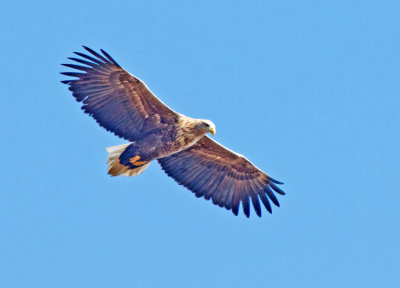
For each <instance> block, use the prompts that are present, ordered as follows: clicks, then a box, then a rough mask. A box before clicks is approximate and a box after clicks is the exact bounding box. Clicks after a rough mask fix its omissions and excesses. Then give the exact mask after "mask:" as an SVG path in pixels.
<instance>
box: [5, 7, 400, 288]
mask: <svg viewBox="0 0 400 288" xmlns="http://www.w3.org/2000/svg"><path fill="white" fill-rule="evenodd" d="M399 15H400V2H399V1H368V0H363V1H337V0H336V1H307V0H306V1H284V0H283V1H282V0H279V1H126V2H120V1H40V0H39V1H9V0H3V1H2V2H1V9H0V39H1V43H2V44H1V45H0V53H1V56H0V76H1V85H0V101H1V102H0V104H1V106H0V107H1V113H0V123H1V131H2V133H1V134H0V141H1V143H2V145H1V148H2V153H1V158H2V164H1V165H0V175H1V181H0V231H1V232H0V233H1V236H0V283H2V284H1V286H2V287H9V288H12V287H32V288H33V287H57V288H63V287H231V288H233V287H399V283H400V274H399V267H400V229H399V227H400V226H399V220H400V205H399V203H400V181H399V172H400V129H399V127H400V113H399V109H400V20H399V19H400V18H399ZM82 44H83V45H87V46H89V47H91V48H94V49H99V48H102V49H105V50H106V51H108V52H109V53H110V54H111V55H112V56H113V57H114V58H115V59H116V60H117V61H118V62H119V63H120V64H121V65H122V66H123V67H124V68H126V69H127V70H128V71H130V72H131V73H132V74H135V75H136V76H138V77H139V78H141V79H142V80H144V81H145V82H146V83H147V84H148V86H149V87H150V88H151V90H152V91H153V92H154V93H155V94H156V95H158V96H159V97H160V98H161V99H162V100H163V101H164V102H165V103H167V104H168V105H169V106H170V107H172V108H173V109H174V110H176V111H178V112H181V113H183V114H185V115H189V116H192V117H196V118H207V119H211V120H212V121H213V122H214V123H215V124H216V126H217V134H216V136H215V139H216V140H217V141H219V142H221V143H222V144H224V145H226V146H227V147H229V148H230V149H232V150H235V151H237V152H239V153H241V154H244V155H246V156H247V158H249V159H250V160H251V161H252V162H254V163H255V164H256V165H257V166H258V167H260V168H261V169H263V170H264V171H266V172H267V173H268V174H270V175H271V176H272V177H274V178H276V179H278V180H281V181H283V182H285V185H284V186H283V189H284V190H285V191H286V193H287V195H286V196H280V197H279V200H280V203H281V207H280V208H276V207H274V208H275V209H273V214H272V215H269V214H268V213H266V211H265V209H264V210H263V212H264V213H263V217H262V218H258V217H257V216H256V215H255V213H254V210H252V211H251V217H250V219H247V218H246V217H245V216H244V214H243V213H242V211H240V214H239V216H238V217H235V216H234V215H233V214H232V213H231V212H230V211H227V210H225V209H221V208H219V207H216V206H214V205H212V204H211V202H209V201H205V200H204V199H197V198H196V197H195V196H194V195H193V194H192V193H191V192H190V191H188V190H186V189H185V188H184V187H182V186H178V185H177V184H176V183H175V182H174V181H173V180H172V179H171V178H168V177H167V176H166V175H165V174H164V173H163V172H162V171H161V169H160V167H159V166H158V164H157V163H153V164H152V165H151V166H150V167H149V168H148V169H147V170H146V171H145V172H144V173H143V174H142V175H140V176H139V177H129V178H123V177H115V178H111V177H109V176H108V175H107V174H106V169H107V166H106V163H105V162H106V151H105V150H104V148H105V147H108V146H112V145H118V144H122V143H125V141H124V140H121V139H119V138H117V137H116V136H114V135H112V134H111V133H108V132H107V131H105V130H104V129H102V128H100V127H99V126H98V125H97V124H96V123H95V121H94V120H93V119H90V117H88V116H87V115H85V114H84V113H82V111H81V110H80V109H79V104H78V103H76V102H75V101H74V99H73V97H72V96H71V94H70V92H69V91H68V90H67V87H66V86H65V85H63V84H61V83H60V80H64V79H66V77H64V76H62V75H60V74H59V72H61V71H65V70H66V69H65V68H62V67H61V66H60V64H61V63H66V62H68V61H67V60H66V58H67V57H71V56H72V55H73V54H72V52H74V51H79V52H83V49H82V48H81V45H82Z"/></svg>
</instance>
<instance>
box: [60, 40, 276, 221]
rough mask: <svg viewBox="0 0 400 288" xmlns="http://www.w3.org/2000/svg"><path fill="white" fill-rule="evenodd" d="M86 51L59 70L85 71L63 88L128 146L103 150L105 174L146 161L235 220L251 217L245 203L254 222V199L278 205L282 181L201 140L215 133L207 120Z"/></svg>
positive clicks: (138, 169) (134, 169)
mask: <svg viewBox="0 0 400 288" xmlns="http://www.w3.org/2000/svg"><path fill="white" fill-rule="evenodd" d="M85 49H86V50H87V51H88V52H90V53H91V54H92V55H93V56H94V57H92V56H89V55H86V54H83V53H78V52H76V54H77V55H79V56H81V57H82V58H83V59H81V58H70V59H71V60H74V61H76V62H79V63H81V64H84V65H86V66H81V65H75V64H63V65H65V66H67V67H70V68H73V69H77V70H80V71H83V72H84V73H82V72H79V73H77V72H64V73H62V74H64V75H67V76H72V77H77V78H78V79H76V80H66V81H62V82H63V83H65V84H69V85H70V87H69V89H70V90H71V91H72V93H73V96H74V97H75V99H76V100H77V101H78V102H82V103H83V106H82V109H83V110H84V111H85V113H88V114H89V115H90V116H92V117H93V118H94V119H95V120H96V121H97V122H98V123H99V124H100V125H101V126H102V127H104V128H105V129H107V130H108V131H111V132H113V133H114V134H115V135H117V136H119V137H122V138H124V139H126V140H128V141H129V143H126V144H122V145H118V146H113V147H109V148H107V151H108V152H109V154H108V164H109V169H108V173H109V174H110V175H112V176H117V175H123V176H132V175H139V174H140V173H142V172H143V171H144V170H145V169H146V168H147V167H148V166H149V165H150V163H151V161H153V160H158V162H159V163H160V165H161V167H162V169H163V170H164V171H165V172H166V173H167V175H169V176H171V177H172V178H174V179H175V180H176V181H177V182H178V183H179V184H181V185H183V186H185V187H187V188H188V189H190V190H191V191H193V192H194V193H195V195H196V196H197V197H204V198H206V199H212V200H213V203H214V204H217V205H219V206H221V207H225V208H226V209H230V210H232V212H233V213H234V214H235V215H237V214H238V208H239V205H240V203H242V205H243V211H244V213H245V214H246V216H247V217H248V216H249V213H250V210H249V207H250V205H249V199H251V202H252V204H253V207H254V209H255V211H256V213H257V215H258V216H261V208H260V203H259V200H261V202H262V203H263V204H264V206H265V207H266V209H267V210H268V211H269V212H271V205H270V203H269V200H271V201H272V202H273V203H274V204H275V205H277V206H279V202H278V200H277V198H276V196H275V195H274V193H273V192H272V190H274V191H275V192H277V193H278V194H282V195H284V192H283V191H282V190H281V189H279V188H278V187H277V186H276V185H275V184H282V183H281V182H279V181H276V180H274V179H273V178H271V177H269V176H267V175H266V174H265V173H264V172H262V171H261V170H260V169H258V168H257V167H255V166H254V165H253V164H251V163H250V162H249V161H248V160H247V159H246V158H245V157H244V156H242V155H239V154H237V153H235V152H233V151H231V150H229V149H226V148H225V147H223V146H222V145H220V144H218V143H217V142H215V141H213V140H211V139H210V138H209V137H207V136H206V135H205V134H207V133H212V134H213V135H214V134H215V125H214V124H213V123H212V122H211V121H209V120H203V119H193V118H190V117H187V116H184V115H182V114H179V113H177V112H175V111H173V110H172V109H170V108H169V107H168V106H166V105H165V104H164V103H163V102H161V100H159V99H158V98H157V97H156V96H154V94H153V93H152V92H151V91H150V90H149V89H148V88H147V86H146V85H145V84H144V83H143V82H142V81H140V80H139V79H138V78H136V77H134V76H132V75H130V74H129V73H128V72H127V71H125V70H124V69H123V68H121V66H119V65H118V63H117V62H115V60H114V59H112V58H111V57H110V56H109V55H108V54H107V53H106V52H104V51H103V50H101V51H102V53H103V55H100V54H98V53H97V52H95V51H93V50H91V49H89V48H87V47H85ZM88 60H89V61H88ZM274 183H275V184H274ZM271 188H272V190H271ZM267 196H268V197H267Z"/></svg>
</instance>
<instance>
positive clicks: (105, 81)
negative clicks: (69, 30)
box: [61, 46, 177, 141]
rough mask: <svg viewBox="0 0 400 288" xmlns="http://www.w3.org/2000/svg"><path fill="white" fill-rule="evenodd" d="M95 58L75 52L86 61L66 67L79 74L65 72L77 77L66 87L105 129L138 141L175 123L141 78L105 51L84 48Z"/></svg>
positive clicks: (169, 112) (167, 110)
mask: <svg viewBox="0 0 400 288" xmlns="http://www.w3.org/2000/svg"><path fill="white" fill-rule="evenodd" d="M83 47H84V48H85V49H86V50H87V51H88V52H89V53H90V54H92V56H89V55H86V54H83V53H79V52H75V54H77V55H78V56H80V57H82V58H69V59H71V60H73V61H76V62H78V63H80V64H84V65H86V66H81V65H75V64H62V65H64V66H67V67H70V68H73V69H76V70H79V72H63V73H61V74H63V75H66V76H72V77H76V78H78V79H75V80H66V81H62V83H65V84H68V85H69V90H71V91H72V95H73V96H74V97H75V99H76V100H77V101H78V102H82V103H83V106H82V109H83V110H84V111H85V113H87V114H89V115H90V116H92V117H93V118H94V119H95V120H96V121H97V122H98V123H99V124H100V125H101V126H102V127H104V128H105V129H107V130H108V131H111V132H113V133H114V134H115V135H117V136H119V137H122V138H125V139H127V140H129V141H135V140H137V139H139V138H141V137H143V136H145V135H147V134H150V133H153V132H156V131H158V130H160V129H163V128H165V127H167V126H168V125H170V124H173V123H174V122H175V119H176V116H177V114H176V113H175V112H174V111H172V110H171V109H170V108H168V107H167V106H166V105H165V104H164V103H162V102H161V101H160V100H159V99H158V98H157V97H156V96H155V95H154V94H153V93H152V92H151V91H150V90H149V89H148V88H147V86H146V84H144V83H143V82H142V81H140V80H139V79H138V78H136V77H134V76H132V75H131V74H129V73H128V72H127V71H126V70H124V69H123V68H121V66H119V65H118V63H117V62H115V60H114V59H113V58H111V56H110V55H108V54H107V53H106V52H105V51H103V50H101V52H102V53H103V55H100V54H99V53H97V52H95V51H93V50H92V49H90V48H87V47H85V46H83Z"/></svg>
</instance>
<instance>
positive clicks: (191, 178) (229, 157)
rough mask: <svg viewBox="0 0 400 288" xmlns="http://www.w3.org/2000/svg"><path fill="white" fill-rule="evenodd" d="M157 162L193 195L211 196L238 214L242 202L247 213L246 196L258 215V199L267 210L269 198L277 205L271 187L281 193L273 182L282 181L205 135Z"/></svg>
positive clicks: (269, 208) (248, 205) (206, 197)
mask: <svg viewBox="0 0 400 288" xmlns="http://www.w3.org/2000/svg"><path fill="white" fill-rule="evenodd" d="M158 162H159V163H160V164H161V167H162V169H163V170H164V171H165V172H166V173H167V174H168V176H170V177H172V178H174V179H175V180H176V182H178V183H179V184H181V185H183V186H185V187H186V188H188V189H189V190H191V191H192V192H194V193H195V195H196V196H197V197H204V198H205V199H207V200H208V199H210V198H211V199H212V201H213V203H214V204H216V205H219V206H220V207H225V208H226V209H228V210H230V209H232V212H233V214H235V215H238V211H239V205H240V202H242V206H243V212H244V214H245V215H246V216H247V217H249V215H250V202H249V200H250V199H251V202H252V203H253V207H254V210H255V211H256V213H257V215H258V216H261V207H260V201H259V200H261V202H262V203H263V204H264V206H265V208H266V209H267V210H268V212H270V213H271V212H272V210H271V205H270V202H269V200H271V201H272V203H274V204H275V205H276V206H278V207H279V202H278V199H277V198H276V196H275V194H274V192H273V191H272V190H274V191H275V192H276V193H278V194H281V195H285V193H284V192H283V191H282V190H281V189H279V188H278V187H277V186H276V185H275V184H283V183H282V182H279V181H276V180H275V179H273V178H271V177H269V176H267V175H266V174H265V173H264V172H262V171H261V170H260V169H258V168H257V167H255V166H254V165H253V164H251V163H250V162H249V161H248V160H247V159H246V158H244V157H243V156H241V155H239V154H236V153H234V152H232V151H230V150H228V149H227V148H225V147H223V146H222V145H220V144H218V143H217V142H215V141H213V140H211V139H210V138H208V137H207V136H204V137H203V138H201V139H200V140H199V141H198V142H197V143H196V144H195V145H193V146H191V147H190V148H188V149H186V150H183V151H181V152H179V153H176V154H173V155H171V156H168V157H165V158H161V159H159V160H158ZM271 188H272V189H271ZM268 199H269V200H268Z"/></svg>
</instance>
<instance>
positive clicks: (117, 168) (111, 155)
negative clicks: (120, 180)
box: [106, 143, 151, 176]
mask: <svg viewBox="0 0 400 288" xmlns="http://www.w3.org/2000/svg"><path fill="white" fill-rule="evenodd" d="M129 145H131V143H128V144H122V145H117V146H111V147H107V148H106V150H107V152H108V156H107V158H108V160H107V164H108V174H110V175H111V176H118V175H122V176H132V175H140V174H141V173H142V172H143V171H144V170H145V169H146V168H147V167H148V166H149V165H150V163H151V161H150V162H148V163H146V164H144V165H142V166H139V167H137V168H133V169H132V168H130V167H128V166H125V165H122V164H121V163H120V162H119V156H120V155H121V154H122V153H123V152H124V151H125V149H126V147H128V146H129Z"/></svg>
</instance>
